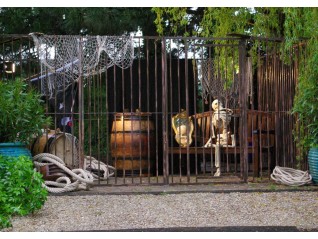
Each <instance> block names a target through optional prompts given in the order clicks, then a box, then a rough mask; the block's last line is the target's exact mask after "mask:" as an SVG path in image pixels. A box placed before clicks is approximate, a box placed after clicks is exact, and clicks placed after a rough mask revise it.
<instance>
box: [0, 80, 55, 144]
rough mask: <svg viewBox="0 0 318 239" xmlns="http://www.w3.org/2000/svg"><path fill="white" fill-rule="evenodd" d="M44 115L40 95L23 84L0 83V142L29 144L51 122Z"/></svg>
mask: <svg viewBox="0 0 318 239" xmlns="http://www.w3.org/2000/svg"><path fill="white" fill-rule="evenodd" d="M44 113H45V111H44V107H43V105H42V101H41V99H40V95H39V94H38V93H37V92H36V91H35V90H34V89H28V85H27V84H26V83H25V82H23V81H22V80H20V79H16V80H2V81H0V142H16V141H19V142H21V143H25V144H28V143H30V141H31V140H32V139H33V138H34V137H37V136H39V135H41V134H42V131H41V129H42V128H44V127H45V126H48V125H49V124H50V122H51V120H50V118H47V117H45V114H44Z"/></svg>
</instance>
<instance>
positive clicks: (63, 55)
mask: <svg viewBox="0 0 318 239" xmlns="http://www.w3.org/2000/svg"><path fill="white" fill-rule="evenodd" d="M30 35H31V36H32V38H33V40H34V43H35V46H36V48H37V50H38V54H39V58H40V61H41V71H42V72H41V73H42V74H41V77H40V79H41V86H42V87H41V91H42V94H45V95H51V96H52V94H53V92H55V91H63V90H65V89H66V88H67V87H68V86H69V85H70V84H72V82H73V81H75V80H77V79H78V77H79V76H82V77H84V78H87V77H89V76H92V75H95V74H99V73H102V72H104V71H106V70H107V68H109V67H111V66H114V65H116V66H118V67H121V68H123V69H126V68H128V67H130V66H131V65H132V63H133V59H134V44H133V39H132V37H131V36H85V37H83V36H62V35H56V36H55V35H37V34H32V33H31V34H30Z"/></svg>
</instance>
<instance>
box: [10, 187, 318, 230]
mask: <svg viewBox="0 0 318 239" xmlns="http://www.w3.org/2000/svg"><path fill="white" fill-rule="evenodd" d="M12 224H13V227H12V228H8V229H6V230H5V231H16V232H30V231H51V232H61V231H95V230H101V231H107V230H121V229H129V230H134V229H142V228H173V227H175V228H176V227H189V228H190V227H192V228H193V227H229V226H230V227H231V226H232V227H234V226H235V227H236V226H255V227H258V226H285V227H286V226H288V227H297V229H298V230H305V231H307V230H309V231H318V192H317V191H314V192H312V191H302V192H299V191H296V192H248V193H242V192H233V193H182V194H165V193H162V194H159V195H153V194H142V195H88V196H49V197H48V201H47V202H46V203H45V205H44V207H43V208H42V209H41V210H40V211H38V212H37V213H35V214H34V215H30V216H26V217H14V218H13V220H12Z"/></svg>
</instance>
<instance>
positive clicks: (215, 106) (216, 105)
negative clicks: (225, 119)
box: [212, 100, 223, 111]
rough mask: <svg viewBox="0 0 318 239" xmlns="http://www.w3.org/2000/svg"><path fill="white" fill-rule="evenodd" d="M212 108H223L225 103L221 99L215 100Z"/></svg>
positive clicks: (215, 109)
mask: <svg viewBox="0 0 318 239" xmlns="http://www.w3.org/2000/svg"><path fill="white" fill-rule="evenodd" d="M212 109H213V110H214V111H217V110H221V109H223V104H222V102H221V101H219V100H214V101H213V102H212Z"/></svg>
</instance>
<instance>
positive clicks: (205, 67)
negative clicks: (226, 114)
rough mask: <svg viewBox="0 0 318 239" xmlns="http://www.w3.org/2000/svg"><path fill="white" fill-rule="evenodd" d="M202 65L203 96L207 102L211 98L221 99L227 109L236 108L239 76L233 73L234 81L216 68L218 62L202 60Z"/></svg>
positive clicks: (209, 59)
mask: <svg viewBox="0 0 318 239" xmlns="http://www.w3.org/2000/svg"><path fill="white" fill-rule="evenodd" d="M200 65H201V85H202V96H203V98H204V100H205V101H207V100H208V98H209V96H211V97H212V98H213V99H219V100H221V101H222V102H224V104H225V105H226V107H230V108H234V107H236V104H237V100H238V88H239V87H238V76H237V74H235V73H232V74H231V76H232V79H231V80H229V79H227V76H226V75H225V73H224V72H222V71H221V70H220V69H218V68H219V67H218V66H216V62H215V61H214V60H213V59H211V58H208V59H202V60H200Z"/></svg>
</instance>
